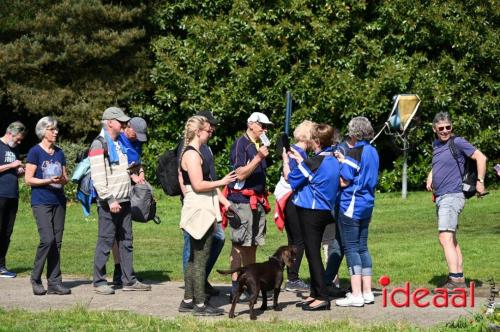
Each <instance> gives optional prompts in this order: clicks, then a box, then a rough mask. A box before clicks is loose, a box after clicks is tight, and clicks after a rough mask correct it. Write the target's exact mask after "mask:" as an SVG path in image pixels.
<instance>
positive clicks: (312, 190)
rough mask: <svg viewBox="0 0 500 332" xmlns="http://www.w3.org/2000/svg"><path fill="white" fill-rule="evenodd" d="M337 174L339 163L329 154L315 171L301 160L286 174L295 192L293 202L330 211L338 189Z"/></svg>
mask: <svg viewBox="0 0 500 332" xmlns="http://www.w3.org/2000/svg"><path fill="white" fill-rule="evenodd" d="M322 152H325V151H322ZM312 158H315V157H312ZM339 176H340V164H339V162H338V160H337V158H335V157H333V156H331V154H330V155H328V156H325V157H324V159H323V161H322V162H321V165H320V166H319V168H318V169H317V170H316V171H315V172H313V171H311V169H310V168H309V167H308V166H307V164H306V161H303V162H301V163H300V164H299V165H298V166H297V167H296V168H294V169H293V170H292V171H291V172H290V174H288V182H289V183H290V186H291V187H292V189H293V191H294V193H295V194H294V197H293V198H292V202H293V204H294V205H296V206H299V207H302V208H305V209H313V210H329V211H331V210H332V209H333V207H334V205H335V200H336V198H337V192H338V190H339Z"/></svg>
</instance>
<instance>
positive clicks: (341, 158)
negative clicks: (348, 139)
mask: <svg viewBox="0 0 500 332" xmlns="http://www.w3.org/2000/svg"><path fill="white" fill-rule="evenodd" d="M333 154H334V155H335V158H337V160H338V161H339V163H343V162H344V161H345V156H344V155H343V154H342V152H340V151H339V150H337V151H335V152H334V153H333Z"/></svg>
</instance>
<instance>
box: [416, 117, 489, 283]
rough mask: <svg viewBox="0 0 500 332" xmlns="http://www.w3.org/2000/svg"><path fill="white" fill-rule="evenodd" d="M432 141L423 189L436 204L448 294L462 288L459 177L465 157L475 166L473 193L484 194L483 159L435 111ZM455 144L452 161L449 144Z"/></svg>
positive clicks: (460, 188) (483, 156)
mask: <svg viewBox="0 0 500 332" xmlns="http://www.w3.org/2000/svg"><path fill="white" fill-rule="evenodd" d="M432 130H433V131H434V134H435V135H436V140H435V141H434V142H433V143H432V149H433V150H432V170H431V172H430V173H429V176H428V177H427V185H426V187H427V190H429V191H432V192H433V195H434V197H435V201H436V211H437V218H438V230H439V242H440V243H441V246H442V247H443V251H444V256H445V258H446V263H447V264H448V278H447V280H446V282H445V283H444V285H443V286H442V287H444V288H447V289H448V290H449V291H452V290H453V289H454V288H465V287H466V284H465V278H464V272H463V257H462V251H461V249H460V246H459V244H458V241H457V236H456V235H457V234H456V233H457V229H458V216H459V215H460V212H461V211H462V209H463V208H464V206H465V196H464V194H463V192H462V174H463V173H464V166H465V160H466V158H471V159H473V160H475V161H476V163H477V183H476V190H477V192H478V195H479V196H481V195H482V194H484V192H485V188H484V175H485V173H486V156H485V155H484V154H483V153H482V152H481V151H479V150H478V149H477V148H475V147H474V146H473V145H471V144H470V143H469V142H467V141H466V140H465V139H464V138H462V137H459V136H455V135H454V134H453V126H452V124H451V118H450V115H449V114H448V113H446V112H439V113H437V114H436V116H435V117H434V121H433V122H432ZM453 143H454V145H455V150H456V152H457V156H456V159H455V157H454V156H453V152H452V149H451V147H450V145H451V144H453Z"/></svg>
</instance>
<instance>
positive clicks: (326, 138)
mask: <svg viewBox="0 0 500 332" xmlns="http://www.w3.org/2000/svg"><path fill="white" fill-rule="evenodd" d="M333 134H334V130H333V127H332V126H330V125H327V124H325V123H319V124H316V125H315V126H314V128H313V130H312V137H311V138H312V139H313V140H318V142H319V145H320V146H321V147H322V148H324V147H327V146H331V145H332V144H333Z"/></svg>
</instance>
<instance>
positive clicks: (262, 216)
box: [229, 203, 266, 247]
mask: <svg viewBox="0 0 500 332" xmlns="http://www.w3.org/2000/svg"><path fill="white" fill-rule="evenodd" d="M231 206H233V208H234V209H235V210H236V212H237V213H238V215H239V216H240V218H241V226H240V227H238V228H236V229H235V228H232V227H231V226H229V234H230V236H231V242H233V243H234V244H237V245H240V246H243V247H249V246H255V245H257V246H262V245H264V244H265V236H266V213H265V212H264V208H263V207H262V205H260V204H258V205H257V214H258V217H256V218H255V219H256V221H257V222H256V223H254V217H253V215H254V214H253V212H252V209H250V204H248V203H231Z"/></svg>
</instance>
